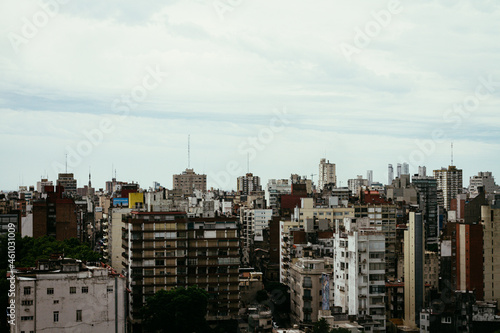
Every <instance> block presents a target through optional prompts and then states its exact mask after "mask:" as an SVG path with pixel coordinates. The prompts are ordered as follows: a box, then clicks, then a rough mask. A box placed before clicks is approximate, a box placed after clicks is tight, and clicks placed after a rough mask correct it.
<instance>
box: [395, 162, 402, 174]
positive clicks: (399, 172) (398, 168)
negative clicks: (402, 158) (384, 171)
mask: <svg viewBox="0 0 500 333" xmlns="http://www.w3.org/2000/svg"><path fill="white" fill-rule="evenodd" d="M396 170H397V176H396V177H398V178H401V163H398V166H397V168H396Z"/></svg>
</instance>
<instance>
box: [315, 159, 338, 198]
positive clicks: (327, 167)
mask: <svg viewBox="0 0 500 333" xmlns="http://www.w3.org/2000/svg"><path fill="white" fill-rule="evenodd" d="M335 172H336V171H335V164H334V163H330V161H327V160H326V159H325V158H322V159H321V160H320V162H319V173H318V176H319V180H318V190H319V191H322V190H323V188H324V187H325V186H326V185H327V184H333V186H334V187H336V186H337V175H336V173H335Z"/></svg>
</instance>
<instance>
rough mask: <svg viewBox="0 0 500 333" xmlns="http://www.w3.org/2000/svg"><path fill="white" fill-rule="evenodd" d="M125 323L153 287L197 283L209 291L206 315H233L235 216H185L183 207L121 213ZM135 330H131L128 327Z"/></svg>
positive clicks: (134, 321) (135, 318)
mask: <svg viewBox="0 0 500 333" xmlns="http://www.w3.org/2000/svg"><path fill="white" fill-rule="evenodd" d="M123 227H124V228H123V248H124V249H125V250H124V253H123V260H124V266H125V269H126V271H127V279H128V280H127V288H129V289H130V290H131V292H130V293H129V303H130V304H129V309H130V312H129V314H128V316H129V322H130V324H131V325H132V326H133V328H134V329H135V328H136V327H138V328H140V325H141V319H140V309H141V308H142V307H143V304H144V302H145V301H146V298H147V297H148V296H152V295H153V294H154V293H156V292H157V291H159V290H162V289H165V290H171V289H173V288H177V287H187V286H194V285H197V286H198V287H199V288H203V289H205V290H206V291H207V292H208V294H209V301H208V311H207V317H206V318H207V320H208V321H216V320H229V319H235V318H236V316H237V315H238V307H239V282H238V276H239V267H240V254H239V239H238V226H237V220H236V219H232V218H189V219H188V218H187V215H186V213H185V212H136V211H133V212H132V213H131V214H130V215H127V216H124V217H123ZM134 331H135V330H134Z"/></svg>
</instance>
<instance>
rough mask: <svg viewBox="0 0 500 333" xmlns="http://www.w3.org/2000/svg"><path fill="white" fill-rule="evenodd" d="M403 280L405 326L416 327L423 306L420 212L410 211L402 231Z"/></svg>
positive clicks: (422, 232) (421, 225) (422, 256)
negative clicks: (406, 224) (405, 227)
mask: <svg viewBox="0 0 500 333" xmlns="http://www.w3.org/2000/svg"><path fill="white" fill-rule="evenodd" d="M404 278H405V279H404V281H405V294H404V295H405V318H404V322H405V325H406V326H410V327H417V326H419V322H420V317H419V315H420V311H422V309H423V307H424V297H425V295H424V292H425V290H424V226H423V220H422V214H421V213H416V212H410V221H409V224H408V230H405V231H404Z"/></svg>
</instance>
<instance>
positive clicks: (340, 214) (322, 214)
mask: <svg viewBox="0 0 500 333" xmlns="http://www.w3.org/2000/svg"><path fill="white" fill-rule="evenodd" d="M296 211H297V212H296V214H294V215H295V216H294V218H295V220H297V221H299V223H300V225H304V222H305V221H306V219H312V218H317V219H328V220H330V227H332V228H333V226H334V225H335V222H336V220H338V221H339V222H341V223H342V222H343V220H344V217H352V218H353V217H354V208H353V207H342V206H338V205H335V206H331V207H314V199H313V198H302V204H301V207H300V208H298V209H296Z"/></svg>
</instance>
